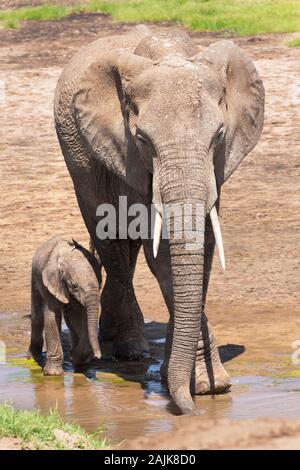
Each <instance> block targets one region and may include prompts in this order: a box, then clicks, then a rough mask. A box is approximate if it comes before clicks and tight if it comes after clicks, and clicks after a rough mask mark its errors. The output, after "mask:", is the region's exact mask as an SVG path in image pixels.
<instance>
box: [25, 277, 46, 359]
mask: <svg viewBox="0 0 300 470" xmlns="http://www.w3.org/2000/svg"><path fill="white" fill-rule="evenodd" d="M43 330H44V300H43V298H42V296H41V294H40V293H39V291H38V290H37V289H36V287H35V285H34V282H32V289H31V338H30V345H29V349H28V353H27V357H28V359H31V358H33V359H35V360H36V361H37V362H38V363H41V360H42V351H43V343H44V339H43Z"/></svg>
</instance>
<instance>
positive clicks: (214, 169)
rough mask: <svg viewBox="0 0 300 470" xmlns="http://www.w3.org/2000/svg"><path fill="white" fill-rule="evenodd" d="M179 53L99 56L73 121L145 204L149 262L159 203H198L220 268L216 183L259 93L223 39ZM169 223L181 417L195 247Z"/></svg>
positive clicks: (189, 360) (257, 123)
mask: <svg viewBox="0 0 300 470" xmlns="http://www.w3.org/2000/svg"><path fill="white" fill-rule="evenodd" d="M164 44H165V47H166V48H167V49H168V47H169V45H168V44H166V43H164ZM140 49H141V50H142V52H141V50H140ZM145 51H146V52H145ZM147 51H148V52H147ZM186 51H187V49H186V47H185V48H184V50H180V51H178V50H176V53H173V54H172V51H170V48H169V49H168V53H163V54H161V53H160V54H159V57H158V58H157V57H155V54H154V53H152V52H151V51H150V52H149V48H147V47H142V48H139V47H137V49H136V50H135V52H133V53H130V52H124V51H122V50H119V51H115V52H106V53H103V55H102V57H101V60H100V61H99V62H98V63H95V62H93V63H92V64H91V65H90V67H88V68H87V70H86V73H85V75H84V77H83V79H82V87H81V89H80V90H79V91H78V92H77V94H76V95H75V97H74V100H73V109H74V115H75V121H76V126H77V128H78V129H79V130H80V133H81V138H82V140H83V141H84V143H85V146H86V147H87V148H88V149H89V151H90V152H91V154H92V155H93V157H94V158H96V159H99V160H100V161H101V163H102V164H104V165H106V167H107V168H108V169H109V170H110V171H113V172H115V173H116V174H117V175H118V176H120V177H121V178H123V179H124V180H125V181H126V182H127V184H128V185H129V186H131V187H132V188H133V189H134V190H135V191H136V193H138V194H140V195H148V196H149V197H152V200H153V203H154V205H155V208H156V211H157V214H158V216H157V223H156V226H155V229H154V255H156V251H157V249H158V244H159V238H160V231H161V216H162V212H163V211H162V207H163V205H164V204H177V205H179V206H184V205H185V204H190V205H192V206H193V205H195V206H196V205H199V204H200V206H202V207H203V215H202V217H203V220H202V222H203V223H202V224H200V226H197V224H196V220H194V218H193V220H192V222H193V227H196V226H197V227H198V228H197V229H196V230H198V231H199V234H198V235H199V240H204V227H205V217H206V214H209V213H211V214H212V223H213V227H214V232H215V236H216V241H217V246H218V248H219V251H220V256H221V260H222V262H223V264H224V260H223V253H222V242H221V237H220V230H219V225H218V217H217V212H216V210H215V202H216V200H217V198H218V195H219V189H220V186H221V185H222V184H223V182H224V181H226V179H227V178H228V177H229V176H230V175H231V173H232V172H233V171H234V170H235V168H236V167H237V166H238V165H239V163H240V162H241V161H242V160H243V158H244V157H245V156H246V155H247V153H249V152H250V150H251V149H252V148H253V147H254V146H255V144H256V143H257V141H258V138H259V136H260V133H261V130H262V126H263V115H264V88H263V84H262V82H261V80H260V79H259V76H258V74H257V71H256V69H255V67H254V65H253V63H252V62H251V61H250V60H249V59H248V58H247V56H246V55H245V53H244V52H243V51H242V50H241V49H240V48H239V47H238V46H236V45H235V44H234V43H233V42H230V41H220V42H218V43H216V44H212V45H211V46H209V47H208V48H207V49H206V50H204V51H202V52H200V53H198V54H196V55H194V56H192V57H191V56H190V55H189V54H188V53H187V52H186ZM142 54H143V55H142ZM145 55H148V57H145ZM87 60H88V59H87ZM193 217H194V216H193ZM175 219H176V217H175V215H174V217H173V226H171V225H172V224H170V230H169V248H170V260H171V273H172V285H173V306H174V331H173V343H172V350H171V357H170V362H169V367H168V385H169V389H170V393H171V395H172V397H173V399H174V401H175V402H176V404H177V405H178V406H179V408H180V409H181V410H182V411H183V412H186V413H188V412H191V411H192V410H193V401H192V398H191V395H190V379H191V373H192V369H193V366H194V361H195V354H196V348H197V342H198V336H199V330H200V321H201V314H202V289H203V263H204V247H203V244H201V243H200V244H198V245H195V246H194V247H193V248H192V249H189V250H187V249H186V246H187V242H188V240H187V239H186V238H185V235H183V237H182V239H180V240H178V238H177V237H176V233H175V228H174V227H175V224H176V220H175ZM158 256H159V253H158Z"/></svg>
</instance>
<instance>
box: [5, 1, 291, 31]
mask: <svg viewBox="0 0 300 470" xmlns="http://www.w3.org/2000/svg"><path fill="white" fill-rule="evenodd" d="M79 12H101V13H106V14H109V15H111V16H112V17H113V19H115V20H118V21H123V22H140V21H143V22H161V21H173V22H178V23H181V24H182V25H184V26H186V27H187V28H189V29H192V30H197V31H225V32H227V33H230V34H236V35H240V36H251V35H255V34H263V33H288V32H290V33H291V32H297V31H299V30H300V1H299V0H151V1H149V0H90V1H89V2H87V3H85V4H83V5H80V1H79V2H78V4H75V5H71V6H67V5H57V4H52V3H51V2H50V1H49V3H48V4H46V5H40V6H36V7H24V8H19V9H15V10H6V11H2V12H0V23H2V24H3V25H4V26H5V27H8V28H9V27H10V28H11V27H14V28H15V27H18V26H19V25H20V22H21V21H24V20H41V21H42V20H57V19H60V18H63V17H65V16H67V15H69V14H71V13H79Z"/></svg>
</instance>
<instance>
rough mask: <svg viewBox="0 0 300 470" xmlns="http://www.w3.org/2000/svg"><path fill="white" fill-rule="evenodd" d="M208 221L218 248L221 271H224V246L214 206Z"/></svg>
mask: <svg viewBox="0 0 300 470" xmlns="http://www.w3.org/2000/svg"><path fill="white" fill-rule="evenodd" d="M210 220H211V223H212V227H213V231H214V236H215V240H216V245H217V248H218V254H219V259H220V263H221V266H222V269H223V271H225V255H224V246H223V240H222V233H221V227H220V223H219V217H218V213H217V209H216V206H213V208H212V210H211V211H210Z"/></svg>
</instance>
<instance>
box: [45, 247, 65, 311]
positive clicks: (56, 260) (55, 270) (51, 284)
mask: <svg viewBox="0 0 300 470" xmlns="http://www.w3.org/2000/svg"><path fill="white" fill-rule="evenodd" d="M60 264H61V259H60V253H59V250H58V248H57V247H56V248H54V249H53V251H52V252H51V254H50V256H49V259H48V262H47V264H46V266H45V268H44V269H43V271H42V280H43V284H44V286H45V287H46V288H47V289H48V291H49V292H50V294H52V295H53V296H54V297H55V298H56V299H57V300H59V301H60V302H62V303H63V304H68V303H69V301H70V297H69V293H68V290H67V288H66V286H65V284H64V282H63V280H62V278H61V274H60Z"/></svg>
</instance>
